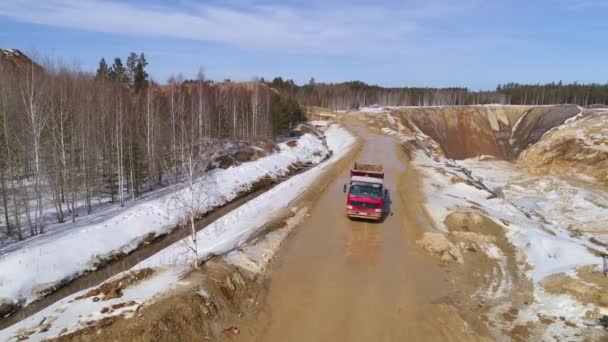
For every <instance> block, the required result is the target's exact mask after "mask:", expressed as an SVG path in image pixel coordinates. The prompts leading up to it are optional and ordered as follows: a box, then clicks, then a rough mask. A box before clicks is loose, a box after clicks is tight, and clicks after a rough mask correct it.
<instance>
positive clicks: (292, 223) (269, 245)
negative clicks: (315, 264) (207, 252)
mask: <svg viewBox="0 0 608 342" xmlns="http://www.w3.org/2000/svg"><path fill="white" fill-rule="evenodd" d="M293 210H294V211H295V213H294V216H293V217H290V218H289V219H287V220H286V222H285V226H284V227H282V228H280V229H278V230H275V231H272V232H270V233H268V234H266V235H265V236H264V237H263V239H261V240H260V241H254V242H253V243H249V244H247V245H245V246H243V247H242V248H239V249H236V250H234V251H232V252H230V253H228V254H227V255H226V260H227V261H228V262H229V263H230V264H232V265H235V266H239V267H240V268H242V269H244V270H247V271H249V272H252V273H255V274H260V273H262V272H263V271H264V270H265V269H266V266H268V263H269V262H270V260H271V259H272V257H273V256H274V255H275V253H276V252H277V251H278V249H279V247H280V246H281V243H282V242H283V240H285V238H286V237H287V236H288V235H289V233H290V232H291V231H292V230H293V228H295V227H296V226H297V225H298V224H299V223H300V222H302V220H303V219H304V217H305V216H306V214H307V213H308V209H307V208H300V209H296V208H294V209H293Z"/></svg>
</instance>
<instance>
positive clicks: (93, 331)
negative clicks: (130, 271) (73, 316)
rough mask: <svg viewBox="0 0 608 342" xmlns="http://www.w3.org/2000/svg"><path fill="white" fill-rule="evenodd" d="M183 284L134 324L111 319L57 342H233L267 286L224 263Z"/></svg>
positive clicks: (146, 309) (142, 310) (144, 309)
mask: <svg viewBox="0 0 608 342" xmlns="http://www.w3.org/2000/svg"><path fill="white" fill-rule="evenodd" d="M183 282H184V284H187V285H185V286H183V287H181V288H179V289H178V290H176V291H175V292H173V293H170V294H168V295H167V296H165V297H164V298H162V299H160V300H158V301H156V302H154V303H152V304H150V305H147V306H143V307H141V308H140V309H139V310H138V311H137V313H136V315H135V317H133V318H129V319H124V318H122V317H109V318H108V319H106V320H102V321H99V322H96V323H95V324H94V325H91V326H90V327H88V328H85V329H82V330H79V331H76V332H74V333H71V334H66V335H62V336H60V337H58V338H57V339H56V341H205V340H211V341H218V340H230V339H231V338H233V337H235V335H237V334H239V332H240V330H242V329H246V328H247V327H244V326H241V325H240V323H241V321H242V320H241V317H242V316H243V315H251V314H254V313H256V312H257V311H258V310H259V307H258V303H259V301H260V300H259V299H258V298H257V297H256V296H258V295H259V294H260V293H261V292H262V291H260V289H261V287H262V284H261V283H260V282H259V281H257V280H255V279H252V278H250V277H249V276H248V275H247V274H243V273H241V272H240V271H238V270H237V269H236V268H235V267H234V266H230V265H228V264H226V263H225V262H224V261H223V260H222V259H214V260H211V261H209V262H207V263H206V264H205V265H204V266H202V267H201V268H200V269H198V270H194V271H192V272H191V273H190V274H189V275H187V276H186V278H185V279H184V280H183ZM203 289H205V290H203ZM126 304H129V303H126Z"/></svg>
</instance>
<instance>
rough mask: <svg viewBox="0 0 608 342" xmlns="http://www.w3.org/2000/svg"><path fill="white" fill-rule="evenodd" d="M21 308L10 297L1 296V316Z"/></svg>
mask: <svg viewBox="0 0 608 342" xmlns="http://www.w3.org/2000/svg"><path fill="white" fill-rule="evenodd" d="M18 308H19V305H17V304H16V303H15V302H13V301H12V300H11V299H8V298H0V317H4V316H6V315H8V314H11V313H12V312H14V311H15V310H17V309H18Z"/></svg>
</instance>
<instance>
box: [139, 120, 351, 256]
mask: <svg viewBox="0 0 608 342" xmlns="http://www.w3.org/2000/svg"><path fill="white" fill-rule="evenodd" d="M325 135H326V140H327V146H328V147H329V149H330V150H331V151H332V152H333V155H332V157H331V158H330V159H329V160H328V161H327V162H326V163H323V164H321V165H318V166H316V167H314V168H312V169H311V170H309V171H307V172H304V173H302V174H299V175H296V176H293V177H291V178H290V179H288V180H286V181H285V182H283V183H281V184H279V185H277V186H276V187H274V188H273V189H271V190H269V191H267V192H265V193H263V194H261V195H260V196H258V197H256V198H255V199H253V200H251V201H249V202H247V203H245V204H243V205H242V206H241V207H239V209H238V210H234V211H232V212H230V213H228V214H226V215H224V216H223V217H222V218H220V219H218V220H217V221H215V222H214V223H212V224H211V225H209V226H207V227H206V228H205V229H203V230H201V231H200V232H198V234H197V246H198V254H199V255H198V257H199V259H206V258H208V257H210V256H214V255H221V254H225V253H227V252H229V251H232V250H234V249H235V248H237V247H239V246H241V245H243V244H244V243H245V242H247V241H249V240H250V239H251V238H252V237H254V236H255V235H256V234H258V233H259V230H260V229H261V228H263V226H264V224H265V223H266V222H268V221H269V220H271V219H272V218H273V217H275V216H276V215H277V214H279V213H280V212H281V210H284V209H285V208H288V207H289V204H290V203H291V202H292V201H294V200H295V199H296V198H297V197H298V196H299V195H301V194H302V193H303V192H304V191H306V190H307V189H308V187H309V186H310V184H312V182H313V181H314V180H315V179H316V178H317V177H318V176H319V174H320V173H321V172H322V171H323V170H324V169H325V168H326V167H328V166H329V165H330V164H331V163H333V162H335V161H337V160H339V159H340V158H342V157H343V156H344V154H346V153H347V152H348V151H349V149H350V147H351V146H352V144H353V143H354V142H355V138H354V137H352V136H351V135H350V133H348V132H347V131H346V130H344V129H343V128H340V127H339V126H337V125H332V126H330V127H329V128H328V129H327V131H326V132H325ZM192 258H193V252H191V251H190V250H189V249H188V248H186V247H185V246H184V243H183V242H177V243H175V244H173V245H172V246H169V247H168V248H165V249H164V250H162V251H161V252H159V253H157V254H155V255H154V256H152V257H150V258H148V259H147V260H144V261H143V262H141V263H140V264H139V265H137V266H136V267H135V268H145V267H157V266H166V265H183V264H185V263H187V262H189V261H191V260H192Z"/></svg>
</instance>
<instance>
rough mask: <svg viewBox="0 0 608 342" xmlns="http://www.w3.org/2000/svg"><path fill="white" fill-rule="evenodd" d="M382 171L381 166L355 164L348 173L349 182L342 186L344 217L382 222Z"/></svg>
mask: <svg viewBox="0 0 608 342" xmlns="http://www.w3.org/2000/svg"><path fill="white" fill-rule="evenodd" d="M383 181H384V169H383V167H382V165H372V164H360V163H355V164H354V166H353V168H352V169H351V171H350V182H349V184H348V185H346V184H345V185H344V192H345V193H347V194H348V195H347V199H346V216H348V217H349V218H353V217H356V218H363V219H371V220H378V221H379V220H382V215H383V209H384V184H383Z"/></svg>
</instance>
